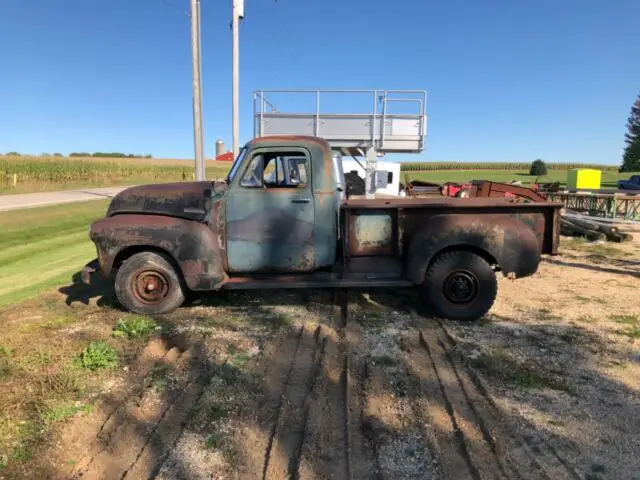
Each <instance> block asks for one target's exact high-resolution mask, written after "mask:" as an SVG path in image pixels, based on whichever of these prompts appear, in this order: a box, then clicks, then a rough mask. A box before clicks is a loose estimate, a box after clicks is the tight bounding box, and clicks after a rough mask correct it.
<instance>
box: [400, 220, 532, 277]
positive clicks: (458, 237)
mask: <svg viewBox="0 0 640 480" xmlns="http://www.w3.org/2000/svg"><path fill="white" fill-rule="evenodd" d="M416 216H417V215H416ZM415 220H416V219H414V222H413V223H414V225H417V224H418V222H417V221H415ZM422 220H423V221H424V220H425V219H424V217H423V218H422ZM421 225H422V226H421V227H420V228H417V229H416V230H414V231H413V232H409V233H408V234H407V232H405V235H408V236H409V239H408V241H407V244H408V245H409V247H408V255H407V262H406V274H407V278H409V279H410V280H412V281H414V282H416V283H422V280H423V279H424V274H425V272H426V269H427V267H428V266H429V264H430V262H431V261H432V260H433V258H434V257H435V255H437V254H438V253H439V252H441V251H443V250H445V249H449V248H471V249H472V250H476V251H479V252H484V253H485V254H486V255H488V256H489V257H491V258H493V259H494V260H495V261H496V263H497V264H498V265H499V266H500V268H501V269H502V271H503V273H504V275H508V274H509V273H512V272H513V273H514V274H515V275H517V276H518V277H524V276H528V275H532V274H533V273H535V272H536V271H537V268H538V264H539V262H540V255H541V250H542V246H541V245H540V241H539V239H538V238H537V237H536V235H535V234H534V232H533V230H532V229H531V228H529V227H528V226H527V225H525V224H524V223H523V222H521V221H519V220H517V219H515V218H513V217H511V216H510V215H508V214H486V215H481V216H476V215H469V214H450V215H433V216H431V217H430V218H429V219H428V221H424V223H421Z"/></svg>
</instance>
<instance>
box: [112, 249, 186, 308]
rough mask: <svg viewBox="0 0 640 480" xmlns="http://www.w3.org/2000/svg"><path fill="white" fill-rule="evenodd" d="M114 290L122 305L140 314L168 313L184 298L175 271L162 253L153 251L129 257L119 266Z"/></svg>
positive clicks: (180, 283) (180, 303)
mask: <svg viewBox="0 0 640 480" xmlns="http://www.w3.org/2000/svg"><path fill="white" fill-rule="evenodd" d="M115 290H116V296H117V297H118V301H119V302H120V303H121V304H122V306H123V307H125V308H126V309H127V310H130V311H132V312H135V313H140V314H143V315H155V314H161V313H169V312H171V311H173V310H175V309H176V308H178V307H179V306H180V305H182V303H183V302H184V290H183V287H182V282H181V281H180V277H179V275H178V273H177V272H176V270H175V269H174V268H173V266H172V265H171V262H169V260H168V259H167V258H166V257H165V256H163V255H161V254H158V253H155V252H140V253H136V254H135V255H132V256H131V257H130V258H128V259H127V260H126V261H125V262H124V263H123V264H122V266H121V267H120V269H119V270H118V273H117V275H116V281H115Z"/></svg>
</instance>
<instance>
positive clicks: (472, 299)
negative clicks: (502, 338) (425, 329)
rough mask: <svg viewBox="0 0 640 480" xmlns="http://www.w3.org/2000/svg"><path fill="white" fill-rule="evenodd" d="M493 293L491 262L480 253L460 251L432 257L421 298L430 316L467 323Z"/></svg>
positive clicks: (488, 302) (478, 315)
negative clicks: (433, 258)
mask: <svg viewBox="0 0 640 480" xmlns="http://www.w3.org/2000/svg"><path fill="white" fill-rule="evenodd" d="M497 293H498V281H497V279H496V274H495V272H494V271H493V269H492V268H491V265H489V263H488V262H487V261H486V260H485V259H484V258H482V257H481V256H480V255H477V254H475V253H472V252H467V251H462V250H460V251H451V252H445V253H442V254H440V255H438V256H437V257H436V259H435V260H434V262H433V263H432V264H431V266H430V267H429V269H428V270H427V273H426V274H425V278H424V283H423V284H422V292H421V295H422V298H421V301H422V303H423V304H424V306H425V307H426V309H427V311H428V313H430V314H431V315H434V316H436V317H440V318H448V319H451V320H460V321H465V322H471V321H475V320H479V319H480V318H482V317H483V316H484V315H486V313H487V312H488V311H489V310H490V309H491V307H492V306H493V302H494V301H495V299H496V294H497Z"/></svg>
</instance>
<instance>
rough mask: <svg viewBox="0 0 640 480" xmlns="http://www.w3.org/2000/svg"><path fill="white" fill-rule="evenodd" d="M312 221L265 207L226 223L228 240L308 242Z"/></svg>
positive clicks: (311, 232)
mask: <svg viewBox="0 0 640 480" xmlns="http://www.w3.org/2000/svg"><path fill="white" fill-rule="evenodd" d="M313 230H314V223H313V222H305V221H301V220H300V219H299V218H297V217H295V216H293V215H290V214H288V213H287V212H286V211H283V210H278V209H276V208H267V209H264V210H260V211H257V212H255V213H254V214H252V215H249V216H248V217H246V218H244V219H243V220H239V221H231V222H229V223H228V224H227V235H228V240H229V241H234V240H242V241H245V242H256V243H261V242H271V241H277V242H280V243H283V244H288V245H297V244H301V243H310V242H312V240H313Z"/></svg>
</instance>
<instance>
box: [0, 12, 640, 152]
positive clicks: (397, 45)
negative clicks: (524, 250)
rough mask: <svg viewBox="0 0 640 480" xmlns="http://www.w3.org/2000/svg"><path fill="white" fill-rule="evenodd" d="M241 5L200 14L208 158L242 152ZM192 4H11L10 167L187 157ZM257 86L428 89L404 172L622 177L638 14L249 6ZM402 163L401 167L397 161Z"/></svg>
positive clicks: (245, 93)
mask: <svg viewBox="0 0 640 480" xmlns="http://www.w3.org/2000/svg"><path fill="white" fill-rule="evenodd" d="M230 4H231V0H224V1H221V0H202V34H203V47H202V48H203V50H202V54H203V92H204V124H205V141H206V154H207V155H208V156H211V155H213V152H214V145H215V140H216V139H217V138H222V139H223V140H224V141H225V143H226V145H227V146H228V147H230V146H231V31H230V26H229V24H230V18H231V7H230ZM188 6H189V2H188V0H108V1H99V0H0V65H2V73H1V74H0V152H6V151H10V150H17V151H21V152H30V153H40V152H49V153H52V152H62V153H68V152H70V151H90V152H93V151H124V152H131V153H151V154H153V155H154V156H156V157H174V158H175V157H180V158H185V157H192V156H193V134H192V125H193V117H192V110H191V63H190V62H191V59H190V30H189V19H188V17H187V15H186V14H185V12H186V11H187V10H188ZM245 13H246V18H245V20H244V21H243V22H242V24H241V34H240V44H241V47H240V59H241V60H240V87H241V90H240V101H241V110H240V113H241V118H240V124H241V126H240V129H241V141H242V142H245V141H247V140H249V139H250V138H251V136H252V133H253V124H252V120H251V113H252V102H251V92H252V91H253V90H255V89H260V88H365V89H366V88H381V89H426V90H428V92H429V102H428V115H429V123H428V138H427V150H426V151H425V153H424V154H422V155H403V156H401V157H400V158H401V159H403V160H407V161H416V160H442V161H447V160H459V161H476V160H477V161H531V160H532V159H535V158H543V159H545V160H547V161H552V162H553V161H583V162H598V163H600V162H603V163H619V161H620V157H621V150H622V148H623V145H624V144H623V135H624V132H625V126H624V125H625V122H626V119H627V116H628V114H629V110H630V107H631V104H632V103H633V101H634V99H635V97H636V95H637V94H638V93H640V62H639V61H638V58H639V55H640V53H639V52H640V51H639V50H638V19H640V0H608V1H606V0H538V1H527V0H397V1H395V2H389V1H382V0H278V1H277V2H275V1H274V0H246V11H245ZM400 158H398V157H394V159H400Z"/></svg>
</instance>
